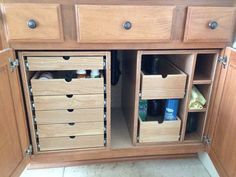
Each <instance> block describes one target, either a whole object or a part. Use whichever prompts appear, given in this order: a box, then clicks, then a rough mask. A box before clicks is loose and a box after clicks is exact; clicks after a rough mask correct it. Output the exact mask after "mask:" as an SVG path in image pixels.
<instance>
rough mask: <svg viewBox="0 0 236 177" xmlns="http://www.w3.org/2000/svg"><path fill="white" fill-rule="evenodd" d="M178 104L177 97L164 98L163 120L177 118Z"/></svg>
mask: <svg viewBox="0 0 236 177" xmlns="http://www.w3.org/2000/svg"><path fill="white" fill-rule="evenodd" d="M178 106H179V100H178V99H168V100H166V106H165V114H164V120H177V112H178Z"/></svg>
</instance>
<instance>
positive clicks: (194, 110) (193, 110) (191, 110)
mask: <svg viewBox="0 0 236 177" xmlns="http://www.w3.org/2000/svg"><path fill="white" fill-rule="evenodd" d="M206 110H207V108H206V107H204V108H203V109H189V110H188V112H206Z"/></svg>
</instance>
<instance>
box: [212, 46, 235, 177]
mask: <svg viewBox="0 0 236 177" xmlns="http://www.w3.org/2000/svg"><path fill="white" fill-rule="evenodd" d="M226 54H227V57H228V60H229V62H228V66H227V69H224V68H222V75H221V78H220V82H219V85H218V86H217V87H218V92H217V94H216V96H217V97H219V99H216V101H215V103H214V107H216V108H217V110H216V111H215V112H214V114H213V115H212V119H214V121H212V122H213V123H214V122H215V123H214V124H213V123H212V124H213V125H214V127H211V128H212V135H211V136H212V137H211V139H212V143H211V146H210V150H209V154H210V157H211V158H212V160H213V162H214V164H215V165H216V167H217V169H218V170H219V173H220V176H222V177H234V176H235V175H236V168H235V167H236V141H235V136H236V118H235V108H236V104H235V101H236V100H235V89H236V82H235V77H236V51H235V50H233V49H230V48H228V49H227V50H226Z"/></svg>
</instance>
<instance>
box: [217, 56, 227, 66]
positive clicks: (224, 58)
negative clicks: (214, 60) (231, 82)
mask: <svg viewBox="0 0 236 177" xmlns="http://www.w3.org/2000/svg"><path fill="white" fill-rule="evenodd" d="M227 61H228V58H227V56H219V57H218V62H219V63H221V64H222V65H223V68H224V69H225V68H226V65H227Z"/></svg>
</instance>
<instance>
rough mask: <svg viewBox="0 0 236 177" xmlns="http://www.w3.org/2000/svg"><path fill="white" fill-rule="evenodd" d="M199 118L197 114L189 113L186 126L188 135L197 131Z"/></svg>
mask: <svg viewBox="0 0 236 177" xmlns="http://www.w3.org/2000/svg"><path fill="white" fill-rule="evenodd" d="M197 125H198V117H197V116H196V113H189V114H188V120H187V125H186V133H193V132H196V131H197Z"/></svg>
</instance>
